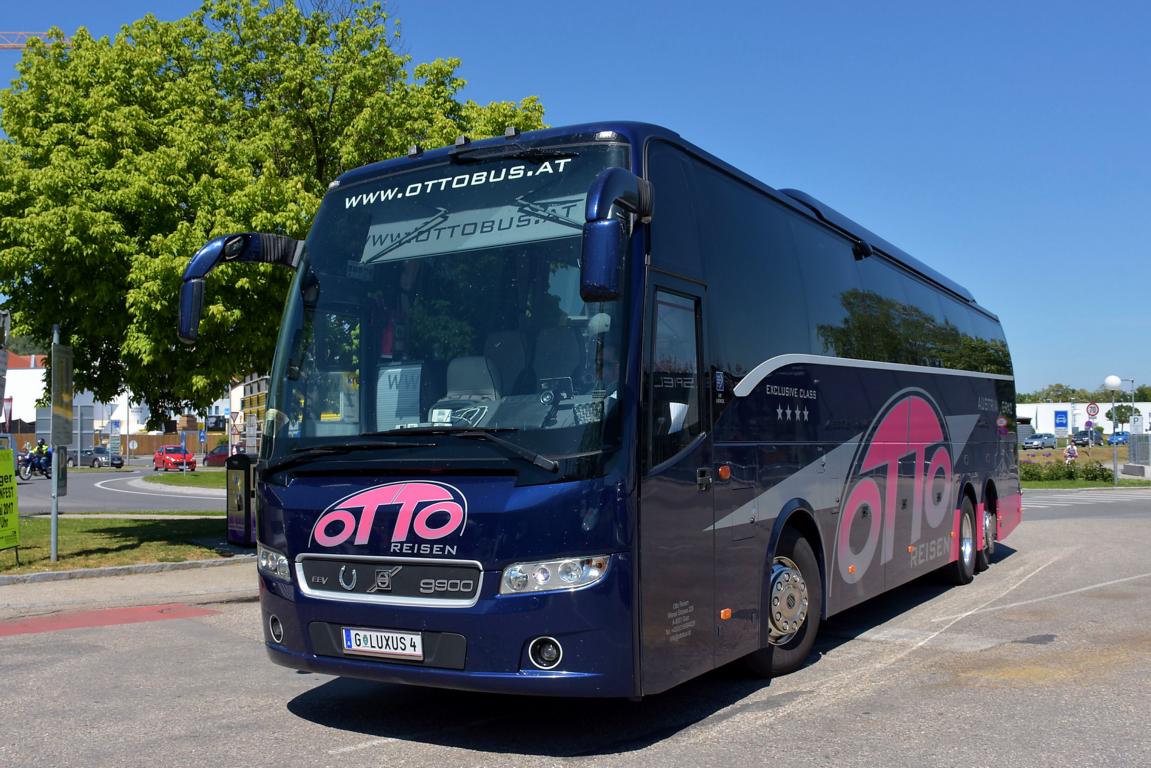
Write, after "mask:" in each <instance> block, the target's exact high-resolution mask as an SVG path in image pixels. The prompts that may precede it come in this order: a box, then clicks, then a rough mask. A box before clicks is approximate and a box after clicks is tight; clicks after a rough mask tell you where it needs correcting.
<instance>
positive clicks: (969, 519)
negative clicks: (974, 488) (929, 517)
mask: <svg viewBox="0 0 1151 768" xmlns="http://www.w3.org/2000/svg"><path fill="white" fill-rule="evenodd" d="M958 535H959V558H958V559H957V560H956V561H955V562H953V563H950V564H949V565H948V566H947V576H948V578H949V579H950V580H951V582H952V583H953V584H970V583H971V580H972V579H973V578H975V550H976V548H977V547H978V546H979V541H980V540H981V539H982V538H983V537H982V536H980V537H978V538H977V537H976V536H975V507H973V506H972V505H971V498H970V497H969V496H964V497H963V506H962V507H961V509H960V513H959V534H958Z"/></svg>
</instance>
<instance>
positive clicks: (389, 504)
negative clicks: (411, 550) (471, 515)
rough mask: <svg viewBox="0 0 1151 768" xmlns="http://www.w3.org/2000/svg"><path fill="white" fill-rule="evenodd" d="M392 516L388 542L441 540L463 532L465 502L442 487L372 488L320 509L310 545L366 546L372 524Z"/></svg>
mask: <svg viewBox="0 0 1151 768" xmlns="http://www.w3.org/2000/svg"><path fill="white" fill-rule="evenodd" d="M392 513H395V518H394V523H393V524H392V534H391V541H393V542H402V541H405V540H406V539H407V538H408V536H409V535H412V534H415V536H416V538H419V539H431V540H435V539H442V538H444V537H446V536H450V535H452V534H453V533H459V532H462V531H463V528H464V524H465V523H466V522H467V516H468V512H467V499H465V498H464V495H463V494H462V493H461V492H460V490H459V489H458V488H456V487H454V486H451V485H447V484H446V483H433V482H399V483H387V484H386V485H377V486H373V487H372V488H368V489H366V490H363V491H359V492H357V493H354V494H352V495H351V496H348V497H346V498H343V499H341V500H340V501H337V502H336V503H335V504H333V505H332V506H330V507H328V508H327V509H326V510H324V512H323V514H321V515H320V517H319V519H317V520H316V523H315V525H314V526H312V541H314V542H315V543H316V544H318V545H319V546H321V547H337V546H339V545H341V544H344V543H345V542H347V541H348V540H349V539H351V538H352V537H353V535H354V536H355V538H354V540H353V543H355V544H357V545H361V544H367V543H368V542H369V540H370V539H371V536H372V532H373V530H375V527H376V519H377V517H379V518H380V519H381V521H383V520H385V519H389V518H390V516H391V514H392Z"/></svg>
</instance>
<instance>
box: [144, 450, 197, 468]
mask: <svg viewBox="0 0 1151 768" xmlns="http://www.w3.org/2000/svg"><path fill="white" fill-rule="evenodd" d="M181 467H183V468H184V469H187V470H188V471H189V472H195V471H196V457H195V456H193V455H192V454H190V453H187V452H186V451H185V450H184V449H183V448H181V447H180V446H178V445H161V446H160V447H159V448H158V449H157V450H156V452H155V453H154V454H152V471H153V472H156V471H158V470H161V469H162V470H164V471H165V472H167V471H168V470H169V469H180V468H181Z"/></svg>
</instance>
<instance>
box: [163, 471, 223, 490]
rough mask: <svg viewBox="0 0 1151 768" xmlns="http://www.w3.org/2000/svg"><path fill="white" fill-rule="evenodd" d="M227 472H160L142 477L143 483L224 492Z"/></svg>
mask: <svg viewBox="0 0 1151 768" xmlns="http://www.w3.org/2000/svg"><path fill="white" fill-rule="evenodd" d="M227 476H228V473H227V472H183V473H180V472H162V473H155V474H151V475H144V481H145V482H148V483H155V484H156V485H170V486H175V487H177V488H218V489H219V490H221V491H222V490H224V488H225V486H224V481H225V480H226V479H227Z"/></svg>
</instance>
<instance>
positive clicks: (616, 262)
mask: <svg viewBox="0 0 1151 768" xmlns="http://www.w3.org/2000/svg"><path fill="white" fill-rule="evenodd" d="M617 205H618V206H620V207H621V208H624V209H626V210H628V211H631V212H632V213H634V214H635V215H636V216H638V217H639V219H640V221H643V222H648V221H651V213H652V198H651V183H650V182H648V181H646V180H644V179H641V178H639V177H638V176H636V175H635V174H634V173H632V172H631V171H628V170H626V169H624V168H608V169H606V170H604V171H601V172H600V174H599V175H598V176H596V177H595V181H593V182H592V185H591V188H590V189H588V195H587V211H586V215H585V219H586V220H587V223H586V224H584V227H583V249H582V251H583V252H582V256H581V259H580V298H582V299H583V300H584V301H587V302H594V301H610V300H612V299H615V298H618V297H619V291H620V267H621V265H622V263H623V255H624V252H625V251H626V249H627V229H626V227H625V226H624V222H623V221H622V220H621V219H620V218H619V217H618V216H614V215H613V214H612V208H613V206H617Z"/></svg>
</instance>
